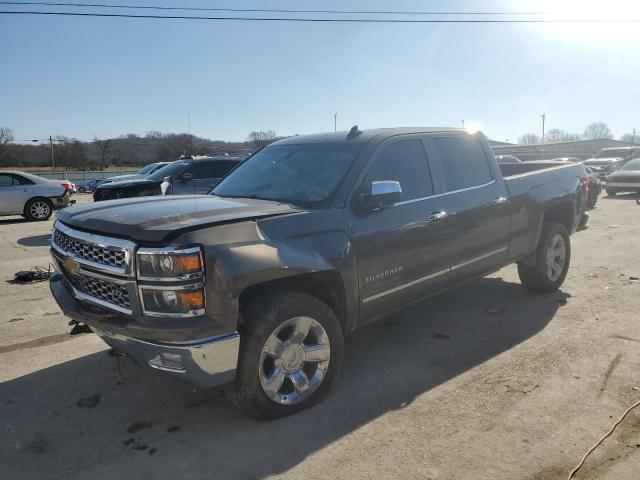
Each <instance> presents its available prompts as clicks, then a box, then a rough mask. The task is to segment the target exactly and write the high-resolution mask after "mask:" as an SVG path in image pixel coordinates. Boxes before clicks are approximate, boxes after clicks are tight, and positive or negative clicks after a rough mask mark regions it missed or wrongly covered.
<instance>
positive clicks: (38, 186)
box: [0, 172, 72, 221]
mask: <svg viewBox="0 0 640 480" xmlns="http://www.w3.org/2000/svg"><path fill="white" fill-rule="evenodd" d="M71 188H72V187H71V183H70V182H67V181H64V180H49V179H47V178H42V177H38V176H37V175H32V174H30V173H24V172H0V216H6V215H22V216H23V217H26V218H27V219H28V220H32V221H39V220H47V219H48V218H49V217H50V216H51V214H52V213H53V211H54V210H57V209H59V208H63V207H66V206H68V205H69V204H70V203H71V201H70V200H69V197H70V195H71Z"/></svg>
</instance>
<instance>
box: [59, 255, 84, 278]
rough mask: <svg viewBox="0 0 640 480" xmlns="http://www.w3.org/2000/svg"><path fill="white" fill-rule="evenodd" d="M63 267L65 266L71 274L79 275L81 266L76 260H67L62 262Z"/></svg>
mask: <svg viewBox="0 0 640 480" xmlns="http://www.w3.org/2000/svg"><path fill="white" fill-rule="evenodd" d="M62 265H63V266H64V268H66V269H67V271H68V272H69V273H74V274H75V273H78V271H79V270H80V265H79V264H78V262H76V261H75V260H73V259H72V258H69V257H67V258H65V259H64V260H63V261H62Z"/></svg>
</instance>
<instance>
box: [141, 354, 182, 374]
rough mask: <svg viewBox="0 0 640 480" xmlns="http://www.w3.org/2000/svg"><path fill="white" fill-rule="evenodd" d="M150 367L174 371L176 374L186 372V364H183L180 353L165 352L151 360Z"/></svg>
mask: <svg viewBox="0 0 640 480" xmlns="http://www.w3.org/2000/svg"><path fill="white" fill-rule="evenodd" d="M149 366H151V367H153V368H157V369H160V370H174V371H176V372H184V371H185V368H184V364H183V363H182V355H180V354H179V353H167V352H163V353H161V354H160V355H156V356H155V357H153V358H152V359H151V360H149Z"/></svg>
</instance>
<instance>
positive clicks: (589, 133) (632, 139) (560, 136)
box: [518, 122, 640, 145]
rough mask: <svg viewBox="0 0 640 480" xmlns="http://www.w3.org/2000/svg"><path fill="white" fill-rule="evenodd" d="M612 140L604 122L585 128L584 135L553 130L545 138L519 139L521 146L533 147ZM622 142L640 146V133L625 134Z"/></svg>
mask: <svg viewBox="0 0 640 480" xmlns="http://www.w3.org/2000/svg"><path fill="white" fill-rule="evenodd" d="M603 138H606V139H612V138H613V134H612V133H611V129H610V128H609V125H607V124H606V123H604V122H593V123H590V124H589V125H587V126H586V127H585V129H584V130H583V132H582V134H580V133H570V132H567V131H566V130H563V129H562V128H552V129H550V130H548V131H547V132H545V134H544V138H541V136H540V135H537V134H536V133H531V132H530V133H525V134H524V135H521V136H520V138H519V139H518V143H519V144H523V145H533V144H540V143H558V142H573V141H577V140H597V139H603ZM620 140H622V141H623V142H628V143H637V144H640V133H638V134H636V133H635V131H634V132H633V133H625V134H624V135H622V136H620Z"/></svg>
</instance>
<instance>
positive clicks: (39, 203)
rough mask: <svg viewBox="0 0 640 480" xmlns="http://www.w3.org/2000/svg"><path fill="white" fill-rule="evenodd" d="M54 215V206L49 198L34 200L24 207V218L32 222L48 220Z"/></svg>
mask: <svg viewBox="0 0 640 480" xmlns="http://www.w3.org/2000/svg"><path fill="white" fill-rule="evenodd" d="M52 213H53V205H52V204H51V201H50V200H49V199H48V198H32V199H31V200H29V201H28V202H27V204H26V205H25V207H24V216H25V217H27V219H28V220H31V221H32V222H38V221H43V220H48V219H49V217H51V214H52Z"/></svg>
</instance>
